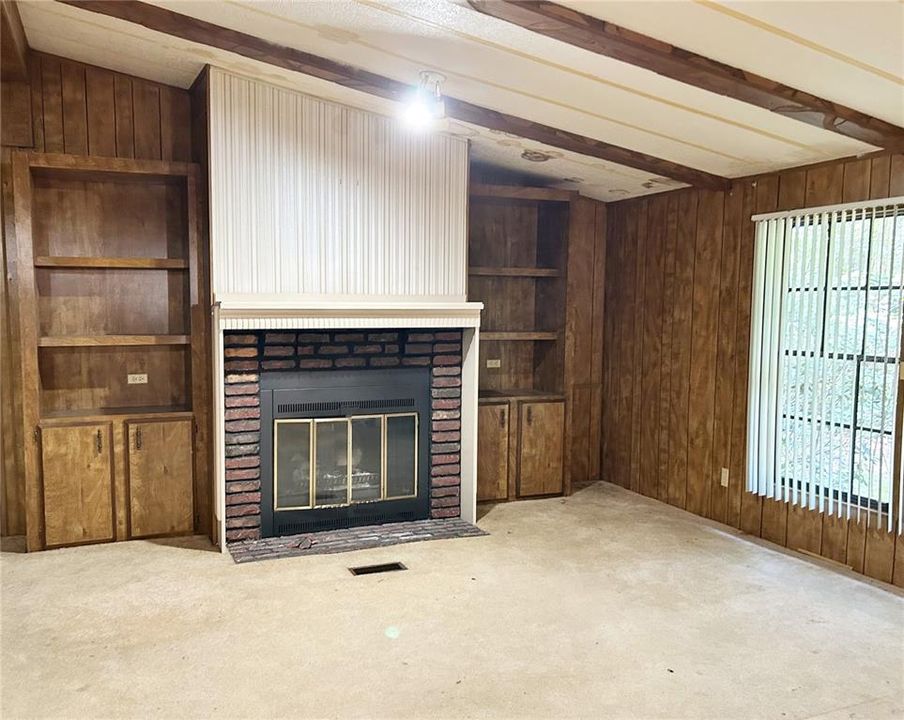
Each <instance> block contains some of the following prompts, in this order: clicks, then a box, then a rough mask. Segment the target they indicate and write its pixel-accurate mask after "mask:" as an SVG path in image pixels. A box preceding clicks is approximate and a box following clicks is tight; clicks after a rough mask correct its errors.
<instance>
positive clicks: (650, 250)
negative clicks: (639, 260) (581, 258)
mask: <svg viewBox="0 0 904 720" xmlns="http://www.w3.org/2000/svg"><path fill="white" fill-rule="evenodd" d="M667 210H668V199H667V198H663V197H658V198H656V197H654V198H653V199H651V200H650V201H649V204H648V207H647V226H648V229H647V253H646V258H645V261H644V286H643V288H644V290H643V296H642V297H643V307H644V313H643V324H642V325H640V326H639V328H638V332H639V333H640V334H641V338H642V352H641V358H640V360H641V363H640V365H639V367H640V376H641V385H640V407H641V408H642V412H641V413H640V433H641V447H640V461H639V462H640V465H639V471H640V481H639V489H640V492H642V493H643V494H644V495H649V496H650V497H658V496H659V477H658V475H659V412H660V409H661V407H660V375H661V358H662V295H663V281H664V277H665V276H664V269H663V268H664V261H663V245H664V237H665V230H666V219H667Z"/></svg>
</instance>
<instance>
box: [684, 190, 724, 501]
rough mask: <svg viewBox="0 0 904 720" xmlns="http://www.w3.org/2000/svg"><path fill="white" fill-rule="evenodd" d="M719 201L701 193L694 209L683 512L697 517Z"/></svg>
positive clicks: (711, 371) (705, 455) (710, 382)
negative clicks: (685, 494)
mask: <svg viewBox="0 0 904 720" xmlns="http://www.w3.org/2000/svg"><path fill="white" fill-rule="evenodd" d="M723 203H724V193H717V192H711V191H709V192H701V193H700V205H699V208H698V210H697V244H696V249H695V253H694V295H693V305H692V309H693V322H692V323H691V325H692V331H691V373H690V401H689V405H688V408H689V410H688V455H687V505H686V509H687V510H688V511H689V512H692V513H696V514H698V515H706V514H707V513H708V511H709V500H710V486H711V480H710V474H711V470H712V449H713V445H712V442H713V409H714V402H715V369H716V332H717V328H718V299H719V263H720V255H721V250H722V219H723Z"/></svg>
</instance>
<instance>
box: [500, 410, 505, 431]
mask: <svg viewBox="0 0 904 720" xmlns="http://www.w3.org/2000/svg"><path fill="white" fill-rule="evenodd" d="M499 427H500V428H502V429H503V430H505V408H502V412H501V413H499Z"/></svg>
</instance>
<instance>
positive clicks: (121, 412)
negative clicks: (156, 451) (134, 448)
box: [41, 405, 192, 425]
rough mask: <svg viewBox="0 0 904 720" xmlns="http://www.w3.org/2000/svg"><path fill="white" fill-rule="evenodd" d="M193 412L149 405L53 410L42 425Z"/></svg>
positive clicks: (47, 414) (165, 415)
mask: <svg viewBox="0 0 904 720" xmlns="http://www.w3.org/2000/svg"><path fill="white" fill-rule="evenodd" d="M191 415H192V411H191V409H190V408H188V407H186V406H184V405H148V406H144V407H115V408H79V409H75V410H52V411H50V412H45V413H42V414H41V425H49V424H56V423H58V422H66V421H72V420H79V421H92V420H116V419H120V418H129V419H141V418H147V417H166V418H171V417H176V418H184V417H191Z"/></svg>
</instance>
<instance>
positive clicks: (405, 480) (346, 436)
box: [260, 367, 430, 537]
mask: <svg viewBox="0 0 904 720" xmlns="http://www.w3.org/2000/svg"><path fill="white" fill-rule="evenodd" d="M260 388H261V389H260V392H261V534H262V535H263V537H273V536H277V535H293V534H297V533H304V532H317V531H321V530H331V529H338V528H345V527H352V526H357V525H378V524H381V523H386V522H400V521H406V520H418V519H423V518H426V517H428V515H429V511H430V497H429V495H430V489H429V486H428V478H429V474H430V471H429V467H428V462H427V459H428V458H429V457H430V455H429V447H428V445H429V442H430V428H429V425H430V370H429V369H428V368H420V367H412V368H404V369H402V368H398V369H385V370H383V369H380V370H372V369H361V370H330V371H317V370H313V371H296V372H271V373H262V374H261V381H260Z"/></svg>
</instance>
